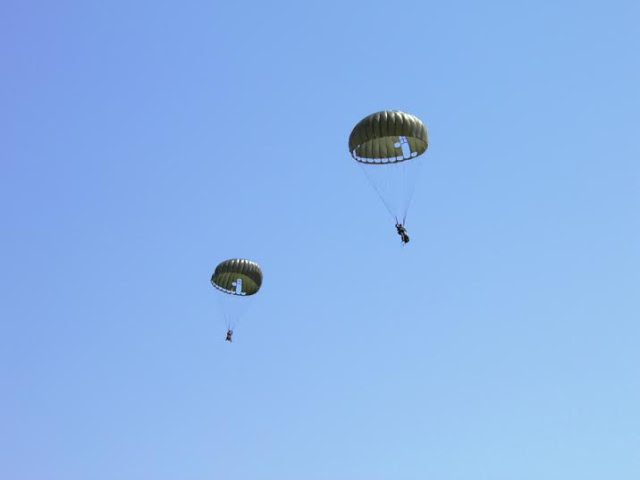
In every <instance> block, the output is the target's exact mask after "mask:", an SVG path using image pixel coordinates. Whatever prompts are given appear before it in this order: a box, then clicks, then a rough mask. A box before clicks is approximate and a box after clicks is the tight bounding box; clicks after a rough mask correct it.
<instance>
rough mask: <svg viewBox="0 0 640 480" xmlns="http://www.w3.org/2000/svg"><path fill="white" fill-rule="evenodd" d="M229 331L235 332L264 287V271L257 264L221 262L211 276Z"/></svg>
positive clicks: (245, 261) (234, 260)
mask: <svg viewBox="0 0 640 480" xmlns="http://www.w3.org/2000/svg"><path fill="white" fill-rule="evenodd" d="M211 285H213V286H214V287H215V288H216V290H218V292H219V295H218V300H219V303H220V308H221V310H222V314H223V316H224V319H225V322H226V325H227V329H228V330H233V329H234V328H235V327H236V325H237V324H238V321H239V320H240V318H241V317H242V315H243V314H244V313H245V312H246V309H247V308H248V307H249V303H250V301H249V300H250V298H251V297H252V296H253V295H255V294H256V293H258V291H259V290H260V287H261V286H262V270H261V269H260V267H259V266H258V264H257V263H255V262H252V261H251V260H246V259H243V258H232V259H230V260H225V261H224V262H221V263H220V264H219V265H218V266H217V267H216V270H215V271H214V272H213V274H212V275H211Z"/></svg>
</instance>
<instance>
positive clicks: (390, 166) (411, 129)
mask: <svg viewBox="0 0 640 480" xmlns="http://www.w3.org/2000/svg"><path fill="white" fill-rule="evenodd" d="M428 146H429V136H428V134H427V129H426V128H425V126H424V124H423V123H422V121H420V119H419V118H417V117H414V116H413V115H409V114H408V113H405V112H400V111H398V110H384V111H382V112H376V113H373V114H371V115H369V116H367V117H365V118H363V119H362V120H360V122H358V124H357V125H356V126H355V127H353V130H352V131H351V135H350V136H349V153H351V156H352V157H353V159H354V160H356V161H357V162H358V164H359V165H360V167H362V171H363V173H364V174H365V176H366V177H367V180H368V181H369V183H370V184H371V186H372V187H373V188H374V190H375V191H376V193H377V194H378V196H379V197H380V200H382V202H383V203H384V206H385V207H386V208H387V210H388V212H389V214H390V215H391V217H392V218H394V220H395V222H396V223H401V224H404V222H405V220H406V216H407V211H408V210H409V205H410V204H411V199H412V197H413V192H414V189H415V186H416V184H417V182H418V177H419V173H420V169H421V165H422V160H421V158H422V157H421V155H422V154H423V153H424V152H426V151H427V147H428Z"/></svg>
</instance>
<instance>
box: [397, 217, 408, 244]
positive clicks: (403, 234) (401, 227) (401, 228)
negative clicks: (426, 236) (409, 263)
mask: <svg viewBox="0 0 640 480" xmlns="http://www.w3.org/2000/svg"><path fill="white" fill-rule="evenodd" d="M396 230H398V235H400V238H401V239H402V244H403V245H404V244H405V243H409V235H407V229H406V228H404V225H402V224H401V223H400V222H398V223H396Z"/></svg>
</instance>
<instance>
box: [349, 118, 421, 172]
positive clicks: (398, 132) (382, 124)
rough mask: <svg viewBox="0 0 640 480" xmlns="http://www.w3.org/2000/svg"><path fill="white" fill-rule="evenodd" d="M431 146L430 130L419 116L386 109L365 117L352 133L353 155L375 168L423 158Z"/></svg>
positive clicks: (351, 146)
mask: <svg viewBox="0 0 640 480" xmlns="http://www.w3.org/2000/svg"><path fill="white" fill-rule="evenodd" d="M428 146H429V137H428V135H427V129H426V127H425V126H424V124H423V123H422V121H420V119H419V118H418V117H414V116H413V115H409V114H408V113H404V112H400V111H398V110H384V111H382V112H376V113H373V114H371V115H369V116H368V117H365V118H363V119H362V120H360V122H358V124H357V125H356V126H355V127H354V128H353V130H352V131H351V135H350V136H349V152H351V156H352V157H353V158H354V160H356V161H358V162H360V163H367V164H372V165H377V164H389V163H399V162H404V161H406V160H411V159H412V158H415V157H417V156H418V155H422V154H423V153H424V152H425V151H426V150H427V147H428Z"/></svg>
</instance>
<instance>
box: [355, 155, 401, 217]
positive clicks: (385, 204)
mask: <svg viewBox="0 0 640 480" xmlns="http://www.w3.org/2000/svg"><path fill="white" fill-rule="evenodd" d="M358 165H360V168H362V171H363V172H364V174H365V176H366V177H367V181H368V182H369V184H370V185H371V186H372V187H373V189H374V190H375V191H376V193H377V194H378V197H380V200H382V203H383V204H384V206H385V208H386V209H387V211H388V212H389V215H391V218H395V219H396V221H397V219H398V218H397V217H396V216H395V214H394V213H393V209H392V208H391V206H390V205H389V203H388V202H387V201H386V200H385V198H384V197H383V196H382V193H380V189H379V188H378V186H377V185H376V183H375V182H374V181H373V180H372V179H371V177H370V176H369V174H368V173H367V168H366V167H365V166H364V164H363V163H361V162H358ZM405 216H406V215H405Z"/></svg>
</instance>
